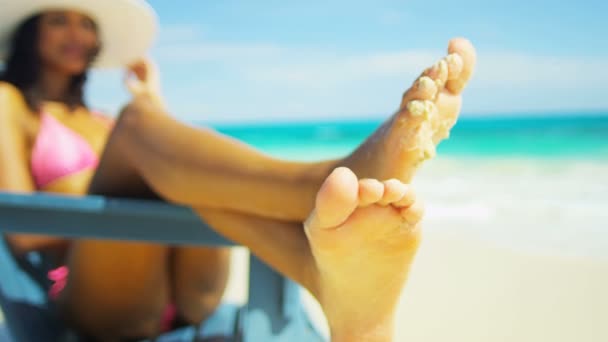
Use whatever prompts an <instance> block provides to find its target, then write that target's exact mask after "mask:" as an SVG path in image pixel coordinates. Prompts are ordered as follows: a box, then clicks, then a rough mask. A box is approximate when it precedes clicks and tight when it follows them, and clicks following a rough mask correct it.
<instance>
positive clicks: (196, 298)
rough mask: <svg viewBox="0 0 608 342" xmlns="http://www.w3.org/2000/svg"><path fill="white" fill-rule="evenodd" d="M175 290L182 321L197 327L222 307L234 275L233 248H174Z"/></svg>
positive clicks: (173, 282)
mask: <svg viewBox="0 0 608 342" xmlns="http://www.w3.org/2000/svg"><path fill="white" fill-rule="evenodd" d="M172 271H173V272H172V273H173V274H172V275H173V276H172V285H173V286H172V290H173V297H174V300H175V304H176V306H177V310H178V313H179V314H180V316H181V318H182V319H184V320H185V321H186V322H187V323H190V324H196V323H199V322H201V321H203V320H204V319H206V318H207V317H208V316H210V315H211V314H212V313H213V311H215V309H216V308H217V306H218V305H219V304H220V302H221V299H222V297H223V295H224V290H225V289H226V284H227V283H228V276H229V272H230V249H229V248H203V247H189V246H183V247H178V248H175V249H174V254H173V259H172Z"/></svg>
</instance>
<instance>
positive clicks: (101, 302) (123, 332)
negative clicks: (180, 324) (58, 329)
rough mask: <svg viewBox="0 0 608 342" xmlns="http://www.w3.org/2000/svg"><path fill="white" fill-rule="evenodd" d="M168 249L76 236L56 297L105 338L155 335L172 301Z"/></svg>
mask: <svg viewBox="0 0 608 342" xmlns="http://www.w3.org/2000/svg"><path fill="white" fill-rule="evenodd" d="M169 251H170V250H169V249H168V248H167V247H165V246H162V245H154V244H143V243H131V242H109V241H93V240H91V241H88V240H87V241H85V240H83V241H75V242H74V243H73V245H72V248H71V250H70V253H69V255H68V260H67V265H68V268H69V275H68V281H67V285H66V287H65V289H64V290H63V291H62V292H61V294H60V296H59V299H58V304H59V308H60V311H61V312H62V314H63V316H64V317H65V319H66V321H67V322H68V323H69V324H71V325H73V326H74V327H75V328H76V329H78V330H79V331H81V332H83V333H85V334H88V335H91V336H95V337H96V338H100V339H102V340H105V339H107V340H112V339H117V338H121V337H141V336H155V335H156V334H157V333H158V332H159V329H160V327H161V317H162V314H163V312H164V310H165V308H166V307H167V305H168V304H169V302H170V288H169V286H170V284H169V282H168V279H169V264H168V259H169V258H168V257H169Z"/></svg>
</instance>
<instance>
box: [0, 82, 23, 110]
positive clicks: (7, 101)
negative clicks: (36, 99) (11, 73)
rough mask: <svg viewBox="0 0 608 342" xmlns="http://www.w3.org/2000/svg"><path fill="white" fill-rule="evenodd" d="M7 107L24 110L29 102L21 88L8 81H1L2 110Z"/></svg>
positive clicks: (0, 104) (0, 105)
mask: <svg viewBox="0 0 608 342" xmlns="http://www.w3.org/2000/svg"><path fill="white" fill-rule="evenodd" d="M7 107H10V108H15V109H19V110H23V109H26V108H27V104H26V102H25V98H24V97H23V94H22V93H21V90H19V89H17V87H15V86H14V85H12V84H10V83H8V82H2V81H0V110H2V109H6V108H7Z"/></svg>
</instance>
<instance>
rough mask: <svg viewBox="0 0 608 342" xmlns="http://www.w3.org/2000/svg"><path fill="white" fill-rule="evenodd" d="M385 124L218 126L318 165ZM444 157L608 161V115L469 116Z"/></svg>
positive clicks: (440, 151)
mask: <svg viewBox="0 0 608 342" xmlns="http://www.w3.org/2000/svg"><path fill="white" fill-rule="evenodd" d="M381 123H382V121H381V120H366V121H363V120H360V121H335V122H332V121H325V122H300V123H264V124H247V125H224V126H222V125H217V126H215V128H216V129H218V130H219V131H221V132H222V133H225V134H227V135H230V136H233V137H235V138H237V139H239V140H242V141H245V142H247V143H248V144H251V145H253V146H255V147H257V148H259V149H262V150H264V151H265V152H268V153H270V154H273V155H276V156H280V157H282V158H288V159H296V160H316V159H319V158H324V157H338V156H342V155H344V154H346V153H348V152H349V151H352V150H353V149H354V148H355V147H356V146H357V145H358V144H360V143H361V142H362V141H363V140H364V139H365V138H366V137H367V136H369V135H370V134H371V133H372V132H373V131H374V130H375V129H376V128H378V126H379V125H380V124H381ZM438 154H440V155H441V156H468V157H480V158H482V157H490V158H496V157H505V158H509V157H511V158H512V157H530V158H577V159H581V158H588V159H598V160H599V159H604V160H605V159H608V112H606V113H601V112H597V113H582V114H580V113H558V114H553V115H552V114H551V113H540V114H539V113H535V114H525V113H523V114H518V115H517V116H515V115H512V116H509V115H500V116H490V117H473V118H471V117H464V118H461V119H460V120H459V121H458V123H457V124H456V126H455V127H454V128H453V129H452V134H451V137H450V139H448V140H446V141H444V142H443V143H441V145H440V146H439V148H438Z"/></svg>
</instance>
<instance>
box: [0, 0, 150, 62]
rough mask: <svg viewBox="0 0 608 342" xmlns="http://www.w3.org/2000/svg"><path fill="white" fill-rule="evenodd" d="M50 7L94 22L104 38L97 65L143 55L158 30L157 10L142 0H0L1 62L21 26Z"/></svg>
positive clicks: (126, 60)
mask: <svg viewBox="0 0 608 342" xmlns="http://www.w3.org/2000/svg"><path fill="white" fill-rule="evenodd" d="M47 10H73V11H78V12H81V13H83V14H86V15H87V16H89V17H91V19H93V21H95V23H96V24H97V27H98V30H99V38H100V41H101V51H100V53H99V56H97V58H96V59H95V63H94V66H96V67H121V66H125V65H128V64H130V63H132V62H134V61H136V60H137V59H138V58H141V57H144V55H145V54H146V52H147V51H148V49H149V48H150V47H151V46H152V43H153V42H154V38H155V37H156V33H157V31H158V19H157V16H156V13H155V12H154V10H153V9H152V7H151V6H150V5H148V4H147V3H146V2H145V1H143V0H0V62H2V61H3V60H5V59H6V58H7V57H8V54H9V50H10V45H11V39H12V36H13V34H14V32H15V30H16V29H17V28H18V27H19V25H21V23H22V22H24V21H25V20H27V19H28V18H29V17H31V16H33V15H36V14H39V13H42V12H44V11H47Z"/></svg>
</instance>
